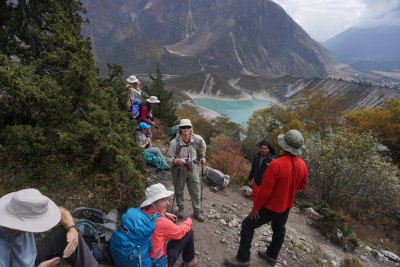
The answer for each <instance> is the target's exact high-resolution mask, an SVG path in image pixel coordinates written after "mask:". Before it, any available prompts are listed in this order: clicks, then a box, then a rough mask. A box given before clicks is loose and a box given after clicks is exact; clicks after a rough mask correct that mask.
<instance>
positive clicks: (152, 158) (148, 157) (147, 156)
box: [143, 151, 164, 170]
mask: <svg viewBox="0 0 400 267" xmlns="http://www.w3.org/2000/svg"><path fill="white" fill-rule="evenodd" d="M143 157H144V160H145V161H146V163H147V164H150V165H152V166H154V167H156V168H157V169H158V170H162V169H163V168H164V161H163V159H162V158H161V157H160V156H157V155H154V154H153V153H151V152H149V151H144V152H143Z"/></svg>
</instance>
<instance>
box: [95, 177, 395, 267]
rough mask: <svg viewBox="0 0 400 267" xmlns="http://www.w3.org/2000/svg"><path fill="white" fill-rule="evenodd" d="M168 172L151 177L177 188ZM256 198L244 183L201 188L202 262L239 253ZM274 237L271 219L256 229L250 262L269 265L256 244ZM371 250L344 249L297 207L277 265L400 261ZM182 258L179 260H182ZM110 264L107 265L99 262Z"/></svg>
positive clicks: (198, 232) (198, 235)
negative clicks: (246, 192)
mask: <svg viewBox="0 0 400 267" xmlns="http://www.w3.org/2000/svg"><path fill="white" fill-rule="evenodd" d="M171 180H172V179H171V174H170V172H165V171H162V172H157V173H156V172H151V174H150V175H149V177H148V181H149V183H156V182H160V183H163V184H164V185H165V186H166V187H167V188H168V189H169V190H173V184H172V182H171ZM251 205H252V202H251V200H250V199H248V198H246V197H244V196H242V194H241V192H240V189H239V188H237V187H234V186H232V185H229V186H228V188H226V189H224V190H222V191H219V192H212V191H211V190H210V189H209V187H208V186H207V184H206V183H204V189H203V210H204V212H203V214H204V215H205V217H206V221H205V222H203V223H199V222H197V221H194V222H193V225H192V228H193V231H194V234H195V248H196V255H197V258H198V261H199V264H198V266H199V267H207V266H209V267H219V266H224V265H223V260H224V258H225V257H230V256H233V255H235V254H236V251H237V248H238V246H239V244H238V242H239V239H240V237H239V233H240V227H241V225H240V224H241V221H242V219H243V218H245V217H246V216H247V214H248V213H249V212H250V210H251ZM192 212H193V209H192V205H191V201H190V196H189V193H188V191H187V190H185V215H186V216H190V215H191V214H192ZM271 237H272V232H271V227H270V225H264V226H262V227H260V228H259V229H256V232H255V235H254V239H253V243H252V248H251V263H250V266H253V267H258V266H260V267H261V266H268V265H267V264H266V262H265V261H263V260H262V259H260V258H258V256H257V250H258V249H262V250H264V249H265V248H266V244H267V243H268V242H270V240H271ZM373 254H374V253H373V251H372V250H370V249H367V247H365V246H362V247H361V248H359V249H358V250H357V251H356V252H354V253H346V252H345V251H343V250H342V249H341V248H340V247H338V246H336V245H335V244H332V243H331V242H330V241H329V240H327V239H326V238H325V237H324V236H322V235H321V234H320V233H319V232H318V230H317V229H315V228H314V227H312V226H311V220H310V219H309V218H307V217H306V216H305V215H304V214H303V213H301V212H300V211H299V209H297V208H296V207H295V208H293V209H292V210H291V212H290V216H289V220H288V223H287V224H286V238H285V242H284V244H283V247H282V249H281V252H280V254H279V258H278V264H277V265H276V267H282V266H293V267H300V266H304V267H306V266H307V267H314V266H323V267H331V266H332V267H334V266H340V263H341V261H342V260H343V259H344V258H346V257H353V258H357V259H358V260H359V261H360V262H361V263H362V266H364V267H375V266H400V263H394V262H393V261H390V260H388V259H387V258H385V257H375V256H373ZM180 263H181V262H180V261H178V262H177V264H176V265H175V266H180ZM100 266H101V267H108V266H109V265H100Z"/></svg>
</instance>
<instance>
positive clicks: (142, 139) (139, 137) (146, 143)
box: [135, 122, 170, 169]
mask: <svg viewBox="0 0 400 267" xmlns="http://www.w3.org/2000/svg"><path fill="white" fill-rule="evenodd" d="M149 128H150V125H148V124H147V123H144V122H141V123H139V124H138V126H137V130H136V133H135V140H136V142H138V143H139V145H140V146H141V147H142V148H143V149H144V151H148V152H150V153H152V154H154V155H156V156H160V157H161V159H162V160H163V166H164V169H169V168H170V166H169V165H168V164H167V162H166V161H165V158H164V155H163V154H162V152H161V150H160V148H158V147H156V146H153V144H152V143H151V140H150V138H148V137H146V131H147V129H149Z"/></svg>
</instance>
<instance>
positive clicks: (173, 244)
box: [167, 229, 194, 267]
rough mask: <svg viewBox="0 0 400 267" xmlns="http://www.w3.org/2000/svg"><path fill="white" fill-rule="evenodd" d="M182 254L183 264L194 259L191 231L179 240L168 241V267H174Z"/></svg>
mask: <svg viewBox="0 0 400 267" xmlns="http://www.w3.org/2000/svg"><path fill="white" fill-rule="evenodd" d="M181 252H182V259H183V261H184V262H190V261H192V260H193V258H194V235H193V231H192V229H190V231H189V232H187V233H186V235H185V236H184V237H182V238H181V239H179V240H170V241H168V244H167V254H168V267H172V266H174V264H175V262H176V261H177V259H178V258H179V255H180V254H181Z"/></svg>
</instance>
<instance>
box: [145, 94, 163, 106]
mask: <svg viewBox="0 0 400 267" xmlns="http://www.w3.org/2000/svg"><path fill="white" fill-rule="evenodd" d="M147 102H149V103H152V104H155V103H160V100H158V98H157V97H156V96H154V95H152V96H150V98H149V99H147Z"/></svg>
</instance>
